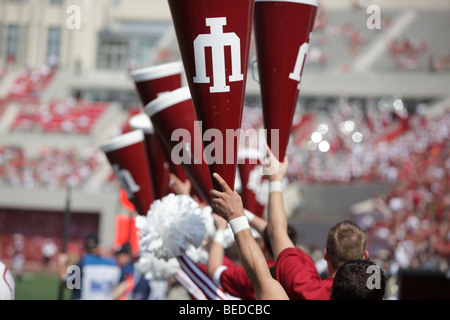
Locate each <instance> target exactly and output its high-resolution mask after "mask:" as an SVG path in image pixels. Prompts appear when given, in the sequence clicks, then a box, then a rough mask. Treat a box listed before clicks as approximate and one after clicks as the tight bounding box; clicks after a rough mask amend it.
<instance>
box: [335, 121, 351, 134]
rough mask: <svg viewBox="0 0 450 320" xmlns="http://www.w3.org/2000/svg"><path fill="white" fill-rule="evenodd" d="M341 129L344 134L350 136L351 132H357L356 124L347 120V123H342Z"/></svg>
mask: <svg viewBox="0 0 450 320" xmlns="http://www.w3.org/2000/svg"><path fill="white" fill-rule="evenodd" d="M339 128H340V129H341V131H342V132H343V133H345V134H349V133H350V132H352V131H353V130H355V123H354V122H353V121H352V120H347V121H345V122H341V124H340V125H339Z"/></svg>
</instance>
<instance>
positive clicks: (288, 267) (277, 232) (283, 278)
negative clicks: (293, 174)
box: [263, 146, 369, 300]
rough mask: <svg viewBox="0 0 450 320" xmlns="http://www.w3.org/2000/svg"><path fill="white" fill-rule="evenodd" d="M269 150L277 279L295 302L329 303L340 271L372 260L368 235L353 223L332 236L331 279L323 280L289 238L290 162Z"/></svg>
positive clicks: (337, 228)
mask: <svg viewBox="0 0 450 320" xmlns="http://www.w3.org/2000/svg"><path fill="white" fill-rule="evenodd" d="M266 148H267V158H266V159H265V161H264V165H263V166H264V169H263V170H264V171H265V175H266V177H267V179H268V180H269V181H270V184H269V203H268V225H267V228H268V233H269V237H270V243H271V245H272V251H273V254H274V258H275V261H276V279H277V281H278V282H279V283H280V284H281V285H282V287H283V288H284V290H285V291H286V293H287V295H288V296H289V299H292V300H329V299H330V292H331V288H332V284H333V278H334V275H335V274H336V271H337V270H338V268H339V267H340V266H341V265H342V264H344V263H345V262H346V261H349V260H356V259H368V257H369V253H368V251H367V250H366V243H367V235H366V233H365V232H364V231H363V230H362V229H360V228H359V227H358V226H357V225H356V224H354V223H353V222H351V221H349V220H345V221H342V222H340V223H338V224H337V225H335V226H334V227H332V228H331V229H330V230H329V232H328V237H327V242H326V248H325V250H324V258H325V260H326V261H327V269H328V278H327V279H322V278H321V277H320V276H319V274H318V272H317V269H316V266H315V264H314V261H313V260H312V258H311V257H310V256H309V255H308V254H307V253H306V252H304V251H303V250H302V249H300V248H297V247H296V246H295V245H294V243H293V242H292V241H291V239H290V238H289V236H288V234H287V232H286V230H287V218H286V213H285V210H284V202H283V193H282V180H283V178H284V176H285V175H286V173H287V169H288V164H289V161H288V158H287V157H286V158H285V159H284V161H283V162H282V163H280V162H279V161H278V160H277V159H276V157H275V156H274V155H273V154H272V152H271V151H270V148H269V147H268V146H266Z"/></svg>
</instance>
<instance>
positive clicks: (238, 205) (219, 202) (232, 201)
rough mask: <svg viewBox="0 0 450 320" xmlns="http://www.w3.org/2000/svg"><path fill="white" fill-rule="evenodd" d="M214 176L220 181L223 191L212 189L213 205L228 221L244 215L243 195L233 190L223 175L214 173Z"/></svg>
mask: <svg viewBox="0 0 450 320" xmlns="http://www.w3.org/2000/svg"><path fill="white" fill-rule="evenodd" d="M213 177H214V178H215V179H216V180H217V182H219V184H220V186H221V187H222V190H223V192H221V191H218V190H215V189H212V190H211V191H210V193H211V194H212V195H213V199H212V200H211V207H212V208H213V209H214V210H215V211H216V212H217V213H218V214H219V215H220V216H221V217H222V218H224V219H225V220H226V221H230V220H233V219H234V218H238V217H241V216H244V215H245V214H244V205H243V204H242V199H241V196H240V195H239V194H238V193H237V192H236V191H233V190H232V189H231V188H230V187H229V186H228V184H227V183H226V182H225V180H223V179H222V177H221V176H220V175H219V174H217V173H214V174H213Z"/></svg>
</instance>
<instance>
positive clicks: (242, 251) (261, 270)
mask: <svg viewBox="0 0 450 320" xmlns="http://www.w3.org/2000/svg"><path fill="white" fill-rule="evenodd" d="M214 178H215V179H216V180H217V181H218V182H219V184H220V185H221V187H222V190H223V192H220V191H218V190H211V194H212V195H213V199H212V201H211V206H212V207H213V208H214V210H215V211H216V212H218V213H219V214H220V215H221V216H222V217H223V218H224V219H225V220H226V221H228V222H229V223H230V226H231V229H232V230H233V233H234V239H235V241H236V244H237V248H238V252H239V256H240V258H241V262H242V265H243V267H244V269H245V272H246V274H247V276H248V277H249V279H250V282H251V283H252V285H253V288H254V289H255V295H256V299H258V300H282V299H284V300H286V299H288V296H287V294H286V292H285V291H284V289H283V287H282V286H281V285H280V284H279V283H278V282H277V281H276V280H275V279H273V278H272V276H271V274H270V271H269V267H268V266H267V262H266V259H265V258H264V255H263V253H262V251H261V249H260V248H259V246H258V244H257V243H256V241H255V239H254V238H253V235H252V233H251V231H250V227H249V223H248V219H247V217H246V216H245V213H244V207H243V205H242V199H241V197H240V196H239V194H238V193H237V192H236V191H233V190H231V189H230V187H229V186H228V185H227V183H226V182H225V181H224V180H223V179H222V178H221V177H220V176H219V175H218V174H217V173H215V174H214Z"/></svg>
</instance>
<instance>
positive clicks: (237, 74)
mask: <svg viewBox="0 0 450 320" xmlns="http://www.w3.org/2000/svg"><path fill="white" fill-rule="evenodd" d="M226 24H227V18H226V17H222V18H207V19H206V25H207V26H209V27H210V30H211V33H210V34H200V35H198V36H197V38H196V39H195V40H194V55H195V73H196V76H195V77H194V83H211V81H210V78H209V77H207V76H206V57H205V48H206V47H211V51H212V65H213V70H212V71H213V78H214V79H213V86H212V87H210V88H209V92H211V93H213V92H229V91H230V87H229V86H227V83H226V74H225V47H226V46H229V47H231V64H232V65H231V76H229V78H228V80H229V81H230V82H234V81H242V80H244V75H243V74H242V71H241V41H240V39H239V37H238V36H237V35H236V33H234V32H228V33H224V32H223V26H225V25H226Z"/></svg>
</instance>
